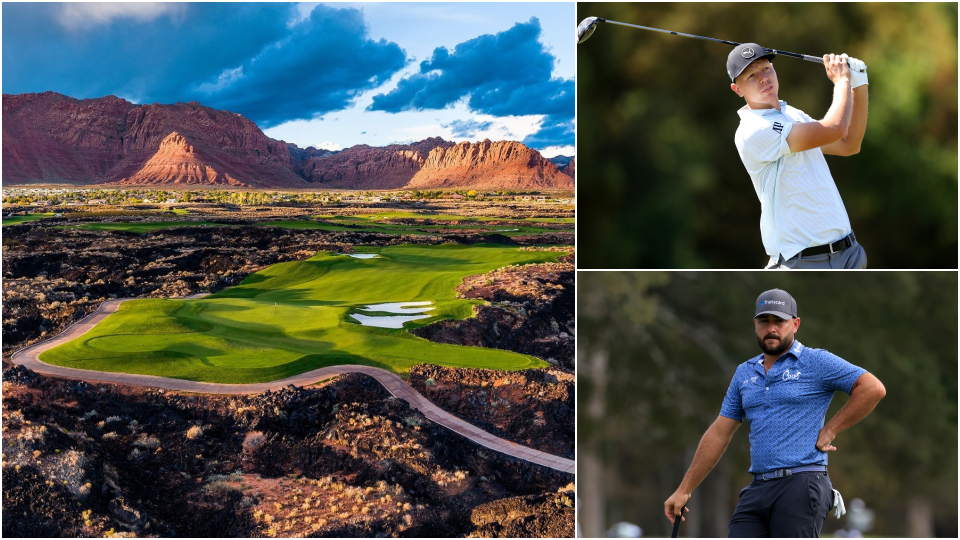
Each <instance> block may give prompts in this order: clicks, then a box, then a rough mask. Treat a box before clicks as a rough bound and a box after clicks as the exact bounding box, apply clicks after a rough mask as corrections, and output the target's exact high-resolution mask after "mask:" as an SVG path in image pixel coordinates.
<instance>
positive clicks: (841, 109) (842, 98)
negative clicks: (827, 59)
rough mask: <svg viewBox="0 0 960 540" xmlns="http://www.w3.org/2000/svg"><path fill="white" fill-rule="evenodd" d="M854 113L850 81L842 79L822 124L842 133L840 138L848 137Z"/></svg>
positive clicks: (838, 83)
mask: <svg viewBox="0 0 960 540" xmlns="http://www.w3.org/2000/svg"><path fill="white" fill-rule="evenodd" d="M852 112H853V99H852V96H851V90H850V79H841V80H839V81H837V83H836V84H835V85H834V87H833V103H832V104H831V105H830V109H829V110H828V111H827V115H826V116H824V117H823V120H821V121H820V123H821V124H823V125H824V126H825V127H828V128H831V129H835V130H837V131H838V132H839V133H841V135H840V138H843V137H846V136H847V134H848V133H849V129H850V117H851V115H852ZM864 129H866V124H864Z"/></svg>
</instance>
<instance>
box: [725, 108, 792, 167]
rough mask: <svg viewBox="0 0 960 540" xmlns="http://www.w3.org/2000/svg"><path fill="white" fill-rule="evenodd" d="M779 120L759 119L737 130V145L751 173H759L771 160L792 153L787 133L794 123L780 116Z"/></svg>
mask: <svg viewBox="0 0 960 540" xmlns="http://www.w3.org/2000/svg"><path fill="white" fill-rule="evenodd" d="M778 118H779V119H778V120H775V121H772V122H771V121H767V120H766V119H763V120H760V119H758V120H757V121H756V122H751V124H750V126H749V127H747V128H746V129H743V130H738V131H737V147H738V148H739V149H740V155H741V157H742V158H743V164H744V165H745V166H746V167H747V170H748V171H749V172H750V173H751V174H754V173H758V172H760V170H761V169H763V168H764V167H766V166H767V165H768V164H770V163H771V162H774V161H776V160H778V159H780V158H781V157H783V156H785V155H787V154H790V145H789V144H787V135H789V134H790V130H791V129H793V123H792V122H788V121H786V120H785V119H784V118H783V117H780V116H778Z"/></svg>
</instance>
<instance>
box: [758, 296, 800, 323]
mask: <svg viewBox="0 0 960 540" xmlns="http://www.w3.org/2000/svg"><path fill="white" fill-rule="evenodd" d="M765 314H770V315H776V316H777V317H780V318H781V319H793V318H795V317H796V316H797V301H796V300H794V299H793V297H792V296H790V293H788V292H787V291H784V290H781V289H771V290H769V291H766V292H764V293H762V294H760V296H758V297H757V314H756V315H754V316H753V318H754V319H756V318H757V317H759V316H761V315H765Z"/></svg>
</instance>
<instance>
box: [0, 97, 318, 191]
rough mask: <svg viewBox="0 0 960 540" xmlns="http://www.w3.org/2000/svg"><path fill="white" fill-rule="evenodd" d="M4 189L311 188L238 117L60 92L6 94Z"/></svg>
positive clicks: (279, 147) (279, 150) (284, 152)
mask: <svg viewBox="0 0 960 540" xmlns="http://www.w3.org/2000/svg"><path fill="white" fill-rule="evenodd" d="M3 182H4V184H5V185H10V184H30V183H68V184H101V183H122V184H229V185H245V186H252V187H287V186H289V187H293V186H302V185H306V182H305V181H304V180H303V179H302V178H300V177H299V176H298V175H297V174H296V173H294V172H293V166H292V162H291V158H290V151H289V150H288V149H287V145H286V144H285V143H283V142H281V141H275V140H273V139H271V138H269V137H267V136H266V135H264V134H263V132H262V131H260V128H258V127H257V125H256V124H254V123H253V122H251V121H250V120H247V119H246V118H244V117H242V116H240V115H239V114H235V113H230V112H226V111H218V110H216V109H211V108H209V107H204V106H202V105H200V104H199V103H196V102H190V103H176V104H174V105H158V104H153V105H134V104H133V103H130V102H128V101H125V100H122V99H120V98H117V97H113V96H108V97H104V98H97V99H85V100H78V99H73V98H70V97H67V96H64V95H61V94H56V93H53V92H44V93H43V94H18V95H7V94H4V96H3Z"/></svg>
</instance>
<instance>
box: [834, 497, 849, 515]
mask: <svg viewBox="0 0 960 540" xmlns="http://www.w3.org/2000/svg"><path fill="white" fill-rule="evenodd" d="M846 513H847V508H846V507H845V506H843V497H841V496H840V492H839V491H837V490H833V515H834V516H836V518H837V519H840V516H842V515H844V514H846Z"/></svg>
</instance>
